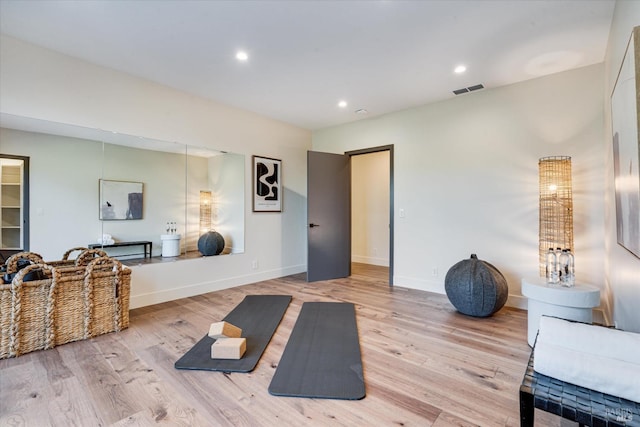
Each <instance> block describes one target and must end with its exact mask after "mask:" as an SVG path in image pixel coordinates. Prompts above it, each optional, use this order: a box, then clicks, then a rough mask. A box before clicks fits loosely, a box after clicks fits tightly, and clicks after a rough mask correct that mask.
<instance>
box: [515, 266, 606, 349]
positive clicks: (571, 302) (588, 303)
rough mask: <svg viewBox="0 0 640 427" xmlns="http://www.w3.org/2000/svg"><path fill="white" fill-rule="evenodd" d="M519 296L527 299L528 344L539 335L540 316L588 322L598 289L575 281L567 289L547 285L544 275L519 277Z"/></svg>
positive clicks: (591, 315)
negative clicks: (520, 292) (520, 283)
mask: <svg viewBox="0 0 640 427" xmlns="http://www.w3.org/2000/svg"><path fill="white" fill-rule="evenodd" d="M522 295H524V296H525V297H527V298H528V302H527V306H528V308H527V310H528V313H527V321H528V324H527V327H528V331H527V342H528V343H529V345H530V346H531V347H533V344H534V342H535V340H536V335H537V334H538V326H539V325H540V317H541V316H543V315H547V316H554V317H559V318H561V319H567V320H576V321H578V322H584V323H591V322H592V320H593V308H594V307H597V306H598V305H600V289H598V288H597V287H595V286H593V285H586V284H576V285H575V286H573V287H570V288H567V287H564V286H561V285H553V284H548V283H547V281H546V280H545V279H544V278H541V277H536V278H525V279H522Z"/></svg>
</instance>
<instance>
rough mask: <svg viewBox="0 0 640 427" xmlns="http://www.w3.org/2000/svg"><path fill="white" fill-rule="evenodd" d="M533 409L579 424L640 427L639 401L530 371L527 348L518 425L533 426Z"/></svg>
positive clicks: (531, 362)
mask: <svg viewBox="0 0 640 427" xmlns="http://www.w3.org/2000/svg"><path fill="white" fill-rule="evenodd" d="M630 374H631V373H630ZM535 408H538V409H541V410H543V411H545V412H550V413H552V414H556V415H559V416H561V417H562V418H566V419H568V420H571V421H575V422H577V423H578V424H579V425H580V426H581V427H582V426H591V427H601V426H602V427H640V403H637V402H632V401H630V400H626V399H622V398H619V397H616V396H611V395H609V394H605V393H600V392H598V391H594V390H590V389H588V388H584V387H580V386H577V385H574V384H571V383H567V382H564V381H560V380H558V379H556V378H552V377H548V376H546V375H542V374H540V373H539V372H536V371H534V370H533V351H531V357H530V358H529V364H528V365H527V370H526V372H525V374H524V378H523V379H522V385H521V386H520V426H521V427H533V425H534V410H535Z"/></svg>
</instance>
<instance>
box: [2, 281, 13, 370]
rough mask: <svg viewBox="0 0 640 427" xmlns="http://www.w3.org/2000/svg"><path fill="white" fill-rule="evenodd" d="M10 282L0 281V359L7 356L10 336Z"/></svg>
mask: <svg viewBox="0 0 640 427" xmlns="http://www.w3.org/2000/svg"><path fill="white" fill-rule="evenodd" d="M11 295H12V294H11V283H8V284H2V283H0V359H5V358H7V357H9V338H10V337H11V333H10V332H11V300H12V298H11Z"/></svg>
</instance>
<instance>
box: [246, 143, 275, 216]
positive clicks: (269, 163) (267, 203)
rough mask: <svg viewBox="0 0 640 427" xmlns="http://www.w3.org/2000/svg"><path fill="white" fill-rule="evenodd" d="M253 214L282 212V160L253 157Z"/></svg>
mask: <svg viewBox="0 0 640 427" xmlns="http://www.w3.org/2000/svg"><path fill="white" fill-rule="evenodd" d="M251 163H252V171H253V173H252V181H253V192H252V205H253V212H282V160H280V159H273V158H270V157H262V156H255V155H254V156H252V162H251Z"/></svg>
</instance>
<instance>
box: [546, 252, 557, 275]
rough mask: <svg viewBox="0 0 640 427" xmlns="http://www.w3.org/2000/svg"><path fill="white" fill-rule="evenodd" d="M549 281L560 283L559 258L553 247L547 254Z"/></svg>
mask: <svg viewBox="0 0 640 427" xmlns="http://www.w3.org/2000/svg"><path fill="white" fill-rule="evenodd" d="M545 270H546V277H547V283H558V259H557V256H556V253H555V252H554V250H553V248H549V251H548V252H547V254H546V256H545Z"/></svg>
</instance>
